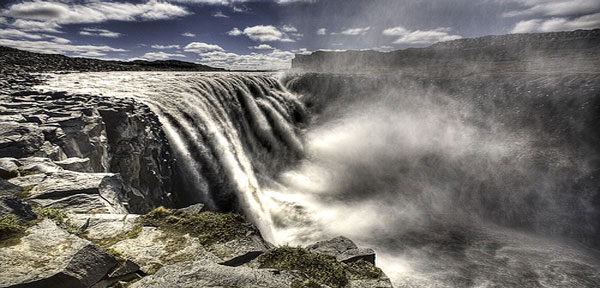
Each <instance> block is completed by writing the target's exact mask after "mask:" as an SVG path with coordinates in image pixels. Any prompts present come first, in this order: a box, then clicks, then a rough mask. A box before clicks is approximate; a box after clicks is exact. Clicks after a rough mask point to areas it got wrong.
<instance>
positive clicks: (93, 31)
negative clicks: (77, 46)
mask: <svg viewBox="0 0 600 288" xmlns="http://www.w3.org/2000/svg"><path fill="white" fill-rule="evenodd" d="M79 34H81V35H85V36H96V37H108V38H119V37H121V35H122V34H121V33H117V32H113V31H110V30H106V29H100V28H89V27H88V28H83V29H81V31H79Z"/></svg>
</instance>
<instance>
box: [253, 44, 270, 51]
mask: <svg viewBox="0 0 600 288" xmlns="http://www.w3.org/2000/svg"><path fill="white" fill-rule="evenodd" d="M248 48H250V49H256V50H273V49H275V48H273V47H271V45H268V44H260V45H257V46H251V47H248Z"/></svg>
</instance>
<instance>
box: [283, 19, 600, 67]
mask: <svg viewBox="0 0 600 288" xmlns="http://www.w3.org/2000/svg"><path fill="white" fill-rule="evenodd" d="M599 51H600V29H595V30H577V31H570V32H551V33H538V34H514V35H502V36H486V37H480V38H473V39H460V40H453V41H448V42H442V43H436V44H433V45H431V46H430V47H425V48H409V49H405V50H397V51H391V52H378V51H345V52H331V51H316V52H313V53H311V54H310V55H302V54H297V55H296V56H295V58H294V59H293V60H292V69H294V70H301V71H315V72H335V73H382V72H388V73H395V74H398V73H404V74H405V75H425V76H434V77H445V76H447V75H456V76H464V75H472V74H476V73H489V72H492V71H496V72H501V71H504V72H511V73H514V72H522V71H532V70H538V71H539V70H541V71H547V72H553V71H561V70H565V69H567V68H570V67H573V70H575V71H577V70H579V69H581V68H583V69H585V70H590V69H591V70H594V71H596V72H598V71H599V70H598V69H599V68H598V66H597V65H594V64H592V63H590V60H592V59H594V60H598V59H599V58H598V55H599V53H598V52H599ZM592 62H593V61H592Z"/></svg>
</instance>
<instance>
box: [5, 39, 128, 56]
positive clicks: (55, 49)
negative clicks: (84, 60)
mask: <svg viewBox="0 0 600 288" xmlns="http://www.w3.org/2000/svg"><path fill="white" fill-rule="evenodd" d="M0 46H8V47H12V48H17V49H22V50H26V51H31V52H38V53H56V54H64V53H66V52H76V53H85V52H89V51H97V52H125V51H126V50H124V49H119V48H113V47H110V46H106V45H103V46H96V45H67V44H63V43H57V42H52V41H29V40H10V39H0Z"/></svg>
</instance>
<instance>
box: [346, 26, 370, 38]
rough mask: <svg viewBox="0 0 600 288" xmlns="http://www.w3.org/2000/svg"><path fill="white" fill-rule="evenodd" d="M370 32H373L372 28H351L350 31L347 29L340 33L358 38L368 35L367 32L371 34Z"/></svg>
mask: <svg viewBox="0 0 600 288" xmlns="http://www.w3.org/2000/svg"><path fill="white" fill-rule="evenodd" d="M369 30H371V27H363V28H350V29H346V30H344V31H342V32H340V33H341V34H343V35H350V36H358V35H365V34H367V32H369Z"/></svg>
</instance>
